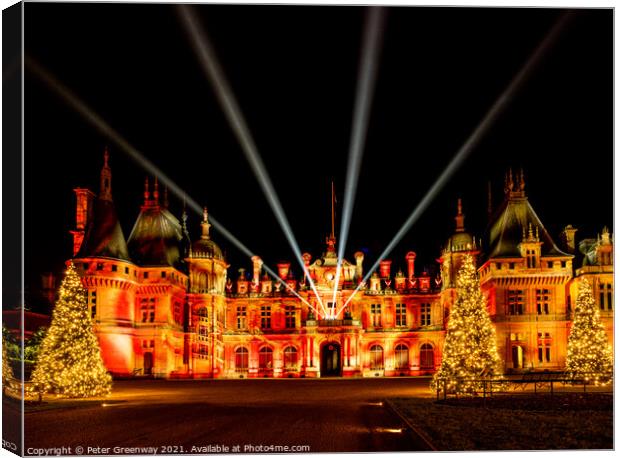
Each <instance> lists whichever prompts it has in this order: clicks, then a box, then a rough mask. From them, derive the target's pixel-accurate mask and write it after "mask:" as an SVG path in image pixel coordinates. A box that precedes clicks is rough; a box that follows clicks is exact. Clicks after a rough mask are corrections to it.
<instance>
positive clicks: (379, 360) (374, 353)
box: [370, 345, 383, 370]
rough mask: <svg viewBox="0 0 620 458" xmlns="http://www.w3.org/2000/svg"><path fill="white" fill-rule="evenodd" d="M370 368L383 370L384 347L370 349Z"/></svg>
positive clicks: (378, 346) (377, 346)
mask: <svg viewBox="0 0 620 458" xmlns="http://www.w3.org/2000/svg"><path fill="white" fill-rule="evenodd" d="M370 368H371V369H374V370H377V369H383V347H382V346H381V345H373V346H372V347H370Z"/></svg>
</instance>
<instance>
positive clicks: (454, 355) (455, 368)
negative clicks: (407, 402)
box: [431, 255, 502, 394]
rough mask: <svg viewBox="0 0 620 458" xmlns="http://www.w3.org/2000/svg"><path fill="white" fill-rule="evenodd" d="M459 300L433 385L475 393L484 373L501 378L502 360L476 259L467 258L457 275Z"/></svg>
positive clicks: (451, 315)
mask: <svg viewBox="0 0 620 458" xmlns="http://www.w3.org/2000/svg"><path fill="white" fill-rule="evenodd" d="M456 295H457V298H456V301H455V302H454V305H453V306H452V309H451V310H450V318H449V320H448V328H447V331H446V340H445V343H444V347H443V357H442V360H441V367H440V369H439V370H438V371H437V372H436V373H435V375H434V376H433V379H432V381H431V389H433V390H437V389H444V387H445V388H446V390H447V391H449V392H453V393H457V394H467V393H469V394H473V393H476V392H478V391H481V390H482V389H483V382H482V381H481V378H482V377H493V378H494V379H497V378H498V376H500V375H501V374H502V363H501V359H500V357H499V353H498V352H497V342H496V338H495V328H494V326H493V323H492V322H491V318H490V317H489V313H488V311H487V306H486V299H485V297H484V295H483V293H482V290H481V289H480V281H479V280H478V275H477V273H476V266H475V265H474V260H473V258H472V257H471V256H470V255H467V256H465V257H464V258H463V264H462V266H461V268H460V269H459V272H458V275H457V279H456Z"/></svg>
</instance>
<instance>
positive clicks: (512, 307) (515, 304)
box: [506, 289, 523, 315]
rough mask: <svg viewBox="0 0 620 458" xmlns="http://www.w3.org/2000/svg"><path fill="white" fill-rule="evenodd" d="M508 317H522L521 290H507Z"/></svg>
mask: <svg viewBox="0 0 620 458" xmlns="http://www.w3.org/2000/svg"><path fill="white" fill-rule="evenodd" d="M506 312H507V314H508V315H523V290H522V289H509V290H508V310H507V311H506Z"/></svg>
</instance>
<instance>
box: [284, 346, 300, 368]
mask: <svg viewBox="0 0 620 458" xmlns="http://www.w3.org/2000/svg"><path fill="white" fill-rule="evenodd" d="M284 367H285V368H287V369H296V368H297V349H296V348H295V347H286V348H285V349H284Z"/></svg>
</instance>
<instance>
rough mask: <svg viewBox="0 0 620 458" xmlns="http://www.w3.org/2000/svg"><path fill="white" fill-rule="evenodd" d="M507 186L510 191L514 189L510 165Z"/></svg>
mask: <svg viewBox="0 0 620 458" xmlns="http://www.w3.org/2000/svg"><path fill="white" fill-rule="evenodd" d="M508 186H509V187H510V191H511V192H512V191H514V189H515V182H514V181H513V179H512V167H511V168H509V169H508Z"/></svg>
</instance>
